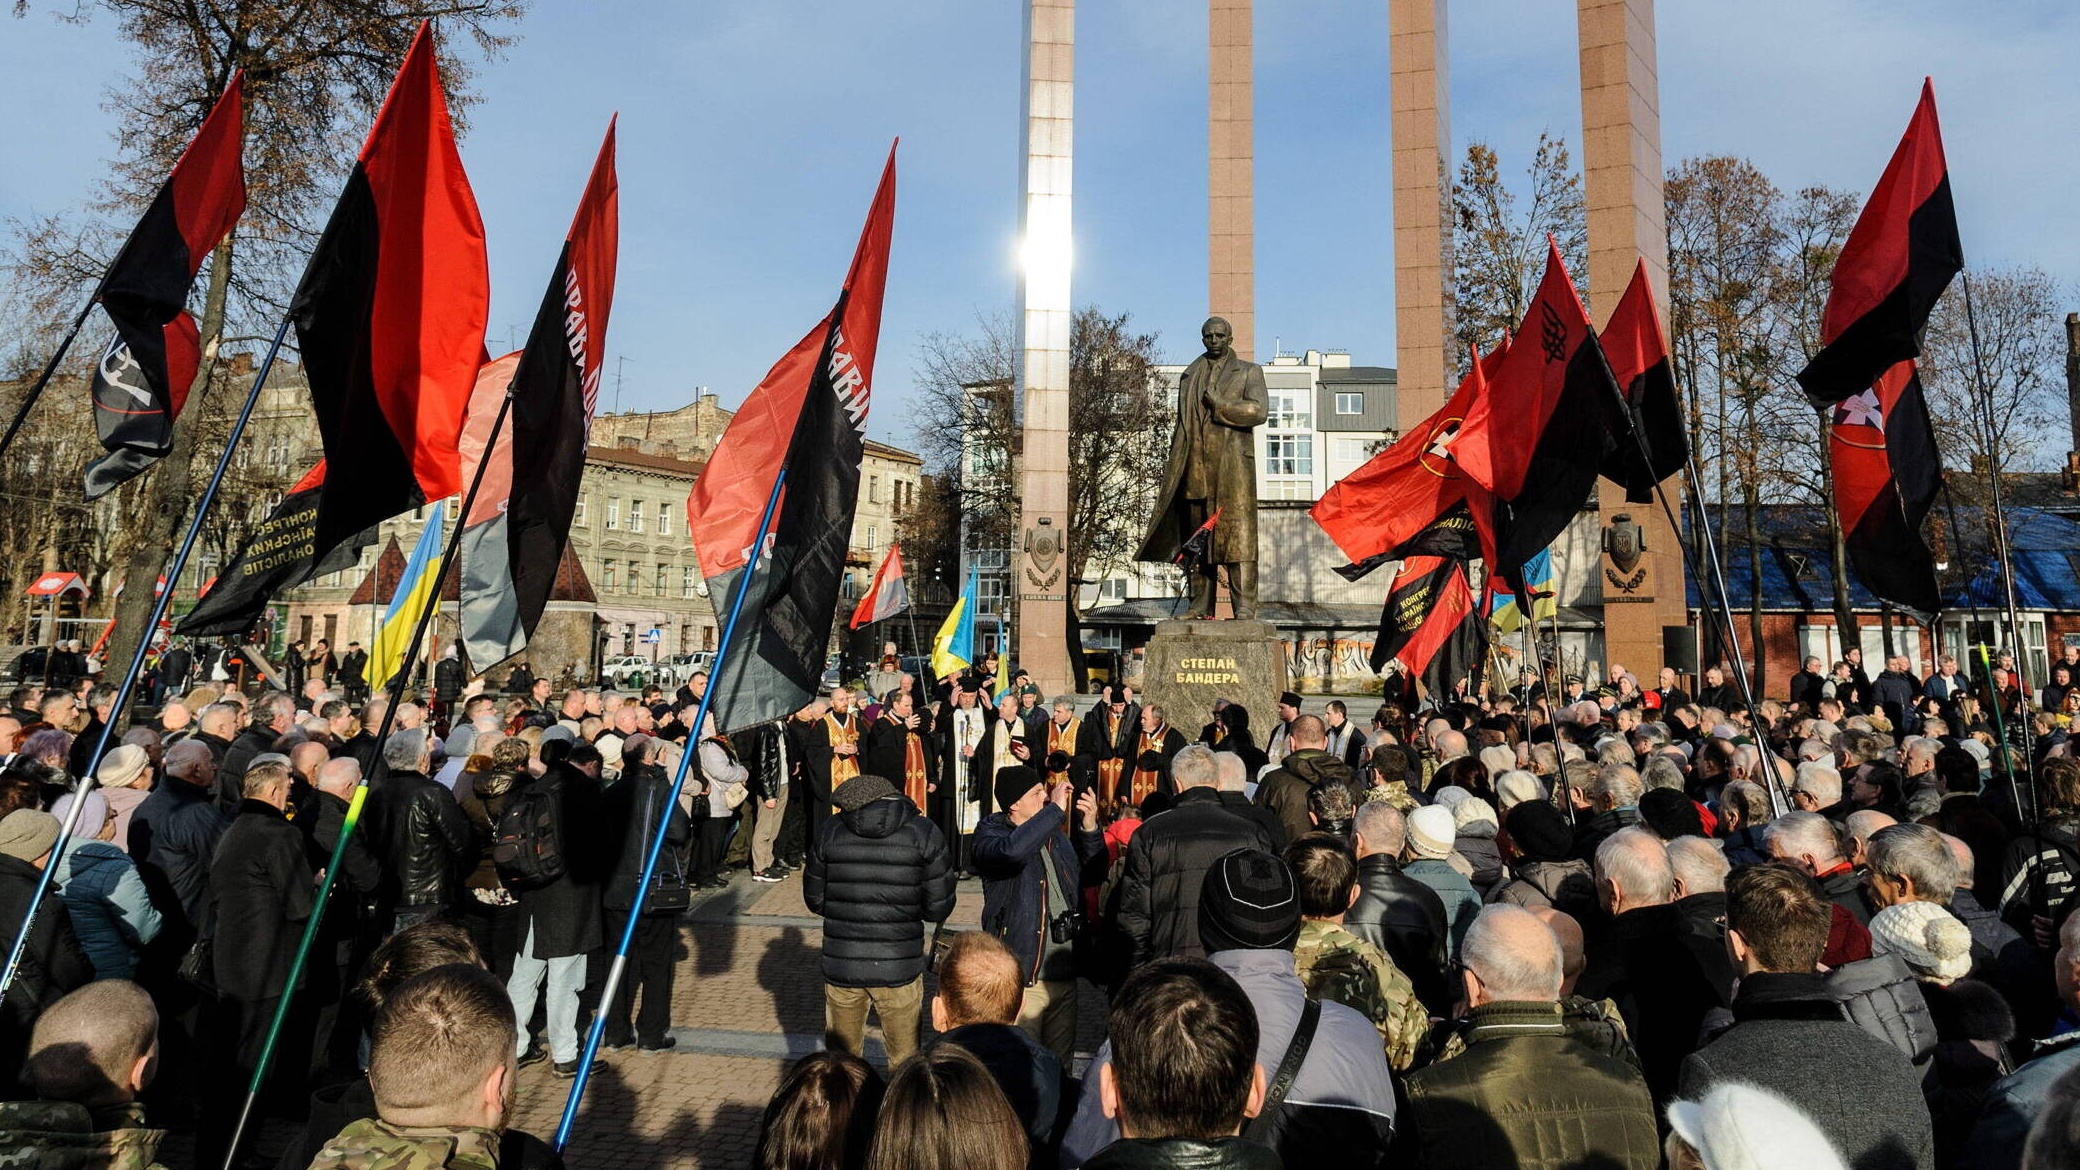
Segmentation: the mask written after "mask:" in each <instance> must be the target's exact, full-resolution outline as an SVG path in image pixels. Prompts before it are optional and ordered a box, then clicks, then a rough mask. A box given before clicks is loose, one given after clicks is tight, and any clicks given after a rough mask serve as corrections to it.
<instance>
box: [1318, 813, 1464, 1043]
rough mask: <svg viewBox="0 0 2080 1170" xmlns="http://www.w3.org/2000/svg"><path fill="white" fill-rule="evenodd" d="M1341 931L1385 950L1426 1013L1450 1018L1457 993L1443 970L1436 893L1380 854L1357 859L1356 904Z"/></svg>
mask: <svg viewBox="0 0 2080 1170" xmlns="http://www.w3.org/2000/svg"><path fill="white" fill-rule="evenodd" d="M1343 928H1344V929H1345V930H1348V931H1350V932H1351V933H1352V934H1355V935H1357V936H1358V937H1359V938H1362V939H1364V940H1365V941H1366V942H1369V943H1371V944H1372V945H1373V946H1376V947H1378V948H1379V949H1381V950H1383V951H1385V952H1386V953H1387V957H1388V958H1390V959H1392V960H1394V965H1395V966H1396V967H1399V968H1400V969H1401V973H1402V974H1404V975H1406V976H1408V981H1409V982H1410V983H1412V984H1414V985H1415V993H1416V998H1417V999H1419V1000H1421V1001H1422V1003H1423V1006H1424V1007H1426V1008H1428V1009H1429V1010H1430V1013H1431V1014H1432V1015H1435V1016H1441V1017H1442V1016H1449V1015H1451V1011H1452V1006H1453V1004H1454V1003H1456V1002H1457V1000H1458V995H1459V989H1458V988H1457V987H1454V986H1453V985H1452V981H1451V975H1450V972H1449V969H1448V967H1447V959H1446V954H1445V940H1446V939H1447V938H1448V937H1449V936H1450V933H1451V932H1450V929H1449V927H1448V925H1447V921H1446V918H1445V913H1444V900H1443V899H1441V898H1439V897H1438V896H1437V891H1436V890H1433V889H1431V888H1430V887H1429V886H1427V885H1424V884H1423V883H1422V882H1419V881H1417V880H1416V879H1414V878H1412V877H1410V876H1408V875H1407V874H1405V873H1402V872H1401V865H1400V863H1399V862H1397V861H1395V860H1394V859H1393V858H1391V857H1389V856H1387V855H1386V854H1384V853H1374V854H1371V855H1369V856H1366V857H1361V858H1359V859H1358V900H1357V901H1356V902H1354V903H1352V904H1351V908H1350V910H1349V911H1347V912H1346V913H1345V914H1344V916H1343Z"/></svg>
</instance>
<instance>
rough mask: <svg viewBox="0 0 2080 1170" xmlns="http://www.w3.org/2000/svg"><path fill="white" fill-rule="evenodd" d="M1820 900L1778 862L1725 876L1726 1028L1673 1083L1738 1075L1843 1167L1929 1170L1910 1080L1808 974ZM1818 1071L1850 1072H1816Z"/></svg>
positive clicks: (1697, 1094) (1691, 1090) (1925, 1118)
mask: <svg viewBox="0 0 2080 1170" xmlns="http://www.w3.org/2000/svg"><path fill="white" fill-rule="evenodd" d="M1829 917H1830V915H1829V911H1828V909H1827V902H1826V901H1825V900H1823V898H1822V897H1821V894H1820V890H1819V888H1818V887H1817V886H1816V885H1815V884H1814V882H1813V879H1812V878H1810V877H1808V876H1807V875H1805V874H1804V873H1801V872H1799V871H1798V870H1796V869H1794V868H1792V867H1791V866H1788V865H1784V864H1781V863H1768V864H1763V865H1750V866H1744V867H1742V868H1741V869H1738V870H1735V871H1734V873H1733V875H1732V876H1731V877H1729V878H1728V879H1727V882H1726V946H1727V950H1728V951H1729V952H1730V953H1731V954H1732V957H1733V961H1734V963H1735V964H1736V965H1738V967H1739V968H1740V972H1741V982H1740V993H1739V994H1738V995H1736V996H1735V997H1734V1000H1733V1018H1734V1025H1733V1027H1731V1028H1729V1029H1727V1030H1726V1031H1725V1032H1722V1033H1720V1034H1719V1036H1718V1038H1716V1039H1714V1040H1713V1041H1712V1042H1711V1043H1710V1044H1707V1045H1706V1046H1704V1047H1703V1048H1701V1049H1699V1050H1698V1051H1697V1052H1695V1053H1693V1054H1691V1056H1690V1057H1689V1058H1688V1059H1686V1060H1685V1061H1683V1064H1682V1070H1681V1075H1680V1077H1679V1079H1678V1083H1677V1093H1678V1095H1679V1096H1681V1097H1682V1099H1684V1100H1686V1101H1696V1100H1699V1099H1701V1098H1702V1097H1703V1096H1704V1095H1705V1094H1706V1093H1707V1092H1709V1091H1711V1089H1712V1088H1713V1087H1714V1086H1716V1085H1718V1084H1721V1083H1724V1082H1727V1081H1743V1082H1746V1083H1748V1084H1752V1085H1755V1086H1757V1087H1759V1088H1763V1089H1767V1090H1769V1091H1770V1092H1773V1093H1776V1094H1778V1095H1779V1096H1782V1097H1783V1098H1785V1099H1786V1100H1788V1101H1791V1102H1793V1103H1795V1104H1797V1105H1798V1106H1799V1107H1800V1108H1801V1109H1803V1110H1804V1111H1805V1113H1806V1116H1808V1117H1810V1118H1811V1119H1812V1121H1813V1123H1814V1124H1815V1125H1817V1126H1819V1127H1820V1130H1821V1132H1822V1133H1825V1134H1826V1135H1827V1137H1828V1140H1829V1141H1831V1142H1833V1143H1834V1148H1835V1150H1836V1151H1837V1152H1839V1153H1840V1154H1841V1155H1842V1159H1843V1161H1845V1162H1847V1163H1848V1164H1849V1166H1850V1167H1851V1170H1929V1168H1930V1167H1932V1166H1934V1165H1935V1141H1934V1137H1933V1131H1932V1128H1931V1125H1930V1121H1929V1114H1928V1105H1927V1104H1926V1102H1925V1101H1924V1099H1923V1097H1922V1094H1921V1078H1920V1075H1919V1074H1918V1073H1916V1072H1915V1070H1914V1066H1913V1065H1911V1064H1909V1063H1908V1062H1907V1058H1906V1057H1905V1056H1904V1055H1903V1054H1901V1052H1900V1051H1899V1050H1898V1049H1896V1048H1894V1047H1893V1046H1892V1045H1890V1044H1887V1043H1886V1042H1885V1041H1883V1040H1880V1039H1878V1038H1877V1037H1875V1036H1873V1035H1871V1034H1870V1033H1868V1032H1866V1031H1864V1030H1863V1029H1862V1028H1861V1027H1859V1026H1857V1025H1856V1024H1853V1023H1851V1022H1849V1020H1847V1019H1845V1018H1844V1017H1843V1015H1842V1009H1841V1006H1840V1005H1839V1004H1838V1003H1836V1002H1835V1000H1834V998H1833V997H1832V996H1830V995H1829V994H1828V990H1827V983H1826V979H1825V977H1824V976H1822V975H1820V974H1818V967H1819V964H1820V954H1821V952H1822V951H1823V950H1824V949H1825V948H1826V946H1827V931H1828V923H1829ZM1824 1070H1836V1071H1841V1070H1854V1071H1853V1075H1848V1076H1833V1077H1826V1076H1823V1077H1822V1080H1824V1083H1822V1081H1816V1080H1815V1076H1816V1074H1821V1073H1823V1071H1824Z"/></svg>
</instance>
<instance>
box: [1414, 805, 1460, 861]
mask: <svg viewBox="0 0 2080 1170" xmlns="http://www.w3.org/2000/svg"><path fill="white" fill-rule="evenodd" d="M1458 836H1459V829H1458V822H1457V821H1455V820H1453V819H1452V810H1451V809H1449V808H1446V807H1445V806H1443V805H1441V804H1433V805H1429V806H1427V807H1425V808H1419V809H1417V810H1416V811H1414V812H1412V813H1410V814H1408V848H1409V851H1410V852H1412V853H1414V854H1415V855H1416V856H1417V857H1426V858H1430V859H1432V860H1443V859H1444V858H1446V857H1449V856H1451V853H1452V842H1453V841H1455V840H1457V839H1458Z"/></svg>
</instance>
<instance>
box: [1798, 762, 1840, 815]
mask: <svg viewBox="0 0 2080 1170" xmlns="http://www.w3.org/2000/svg"><path fill="white" fill-rule="evenodd" d="M1791 790H1792V791H1793V792H1803V793H1805V794H1806V795H1807V796H1810V797H1812V798H1813V799H1814V800H1816V801H1818V802H1819V803H1820V807H1821V808H1826V807H1827V806H1829V805H1832V804H1839V803H1841V799H1842V774H1841V773H1840V772H1837V771H1835V770H1834V769H1833V768H1832V767H1829V766H1828V765H1826V764H1823V763H1821V762H1820V761H1818V760H1808V761H1806V762H1805V763H1803V764H1800V765H1799V766H1798V779H1796V780H1794V781H1792V782H1791Z"/></svg>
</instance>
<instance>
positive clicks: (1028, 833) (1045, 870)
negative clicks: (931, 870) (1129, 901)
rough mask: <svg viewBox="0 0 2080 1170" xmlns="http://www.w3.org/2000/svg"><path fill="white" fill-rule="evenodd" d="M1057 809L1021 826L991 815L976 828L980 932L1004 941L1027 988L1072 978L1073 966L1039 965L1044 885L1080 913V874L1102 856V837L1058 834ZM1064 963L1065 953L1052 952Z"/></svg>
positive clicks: (1008, 817) (1043, 927)
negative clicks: (1052, 887) (1051, 967)
mask: <svg viewBox="0 0 2080 1170" xmlns="http://www.w3.org/2000/svg"><path fill="white" fill-rule="evenodd" d="M1063 820H1064V814H1063V813H1062V810H1061V806H1059V805H1055V804H1049V805H1047V806H1046V807H1045V808H1042V809H1041V810H1040V811H1039V812H1037V813H1034V814H1033V816H1032V818H1031V819H1030V820H1028V821H1026V823H1025V824H1023V825H1014V824H1012V823H1011V814H1010V813H1002V812H998V813H991V814H990V815H988V816H986V817H984V818H983V819H982V823H981V824H978V825H977V826H975V841H974V856H975V868H976V870H977V871H978V872H980V873H981V874H982V929H984V930H986V931H989V932H990V933H991V934H993V935H996V936H997V937H998V938H1000V939H1003V940H1004V945H1006V946H1008V947H1010V948H1011V953H1012V954H1014V955H1017V956H1018V967H1019V970H1020V971H1022V972H1024V973H1025V980H1026V985H1027V986H1031V985H1032V984H1033V982H1034V981H1035V980H1039V979H1073V978H1075V976H1076V971H1075V967H1074V966H1073V961H1071V962H1069V963H1063V961H1062V960H1057V964H1060V965H1061V969H1056V970H1047V969H1043V968H1042V967H1041V963H1040V960H1041V958H1042V957H1043V956H1044V955H1045V954H1046V952H1047V948H1046V947H1045V946H1043V945H1042V939H1043V938H1044V936H1045V935H1046V932H1047V891H1046V890H1045V889H1044V888H1043V886H1042V884H1041V883H1042V882H1053V883H1054V885H1055V888H1056V889H1057V890H1060V891H1062V895H1061V897H1062V901H1063V902H1064V903H1065V904H1066V905H1067V906H1068V907H1069V908H1070V909H1072V910H1081V909H1082V908H1083V886H1082V881H1081V877H1080V875H1081V874H1082V873H1083V871H1084V867H1085V866H1086V865H1088V864H1090V862H1091V860H1092V859H1093V858H1095V857H1097V856H1098V855H1099V854H1101V853H1103V852H1105V835H1104V834H1103V833H1100V832H1097V831H1095V830H1093V831H1091V832H1088V833H1086V832H1084V831H1082V830H1081V829H1079V830H1077V831H1076V832H1075V833H1074V834H1073V844H1072V842H1071V839H1070V838H1069V837H1065V836H1064V835H1063V833H1062V822H1063ZM1056 953H1057V954H1060V955H1062V956H1063V959H1064V960H1070V959H1071V958H1072V957H1071V956H1069V955H1068V954H1067V952H1060V951H1058V952H1056Z"/></svg>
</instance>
